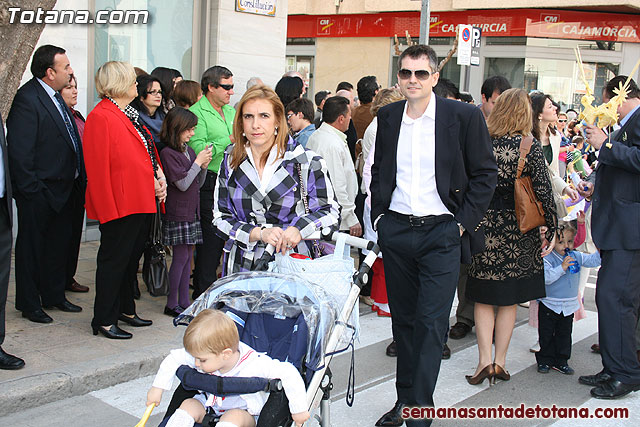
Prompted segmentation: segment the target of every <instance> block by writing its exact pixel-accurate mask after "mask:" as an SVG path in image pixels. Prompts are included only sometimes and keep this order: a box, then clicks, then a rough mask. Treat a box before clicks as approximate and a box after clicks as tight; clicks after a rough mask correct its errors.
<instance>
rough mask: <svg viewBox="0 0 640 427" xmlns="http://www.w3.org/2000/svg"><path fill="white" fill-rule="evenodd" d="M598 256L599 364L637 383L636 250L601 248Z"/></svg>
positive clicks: (639, 274)
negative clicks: (635, 327) (600, 356)
mask: <svg viewBox="0 0 640 427" xmlns="http://www.w3.org/2000/svg"><path fill="white" fill-rule="evenodd" d="M635 226H637V224H636V225H635ZM600 256H601V257H602V266H601V267H600V271H599V272H598V283H597V286H596V305H597V307H598V331H599V340H600V352H601V355H602V365H603V366H604V369H605V371H606V372H607V373H609V375H611V376H612V377H613V378H615V379H616V380H618V381H620V382H622V383H624V384H640V362H638V356H637V350H636V337H635V329H634V328H633V325H637V323H638V309H639V303H640V251H632V250H602V251H600Z"/></svg>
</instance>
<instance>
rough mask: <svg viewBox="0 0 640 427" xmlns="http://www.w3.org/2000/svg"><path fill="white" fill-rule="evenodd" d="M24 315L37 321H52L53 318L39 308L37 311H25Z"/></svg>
mask: <svg viewBox="0 0 640 427" xmlns="http://www.w3.org/2000/svg"><path fill="white" fill-rule="evenodd" d="M22 317H25V318H27V319H29V320H31V321H32V322H35V323H51V322H53V319H52V318H51V316H49V315H48V314H47V313H45V312H44V311H42V310H41V309H38V310H36V311H23V312H22Z"/></svg>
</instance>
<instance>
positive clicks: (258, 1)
mask: <svg viewBox="0 0 640 427" xmlns="http://www.w3.org/2000/svg"><path fill="white" fill-rule="evenodd" d="M276 2H277V0H236V11H237V12H244V13H254V14H257V15H265V16H276Z"/></svg>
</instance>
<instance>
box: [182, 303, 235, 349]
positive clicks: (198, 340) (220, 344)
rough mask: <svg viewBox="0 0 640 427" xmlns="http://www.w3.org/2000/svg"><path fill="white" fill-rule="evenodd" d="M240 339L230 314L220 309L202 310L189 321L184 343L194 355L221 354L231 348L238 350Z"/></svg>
mask: <svg viewBox="0 0 640 427" xmlns="http://www.w3.org/2000/svg"><path fill="white" fill-rule="evenodd" d="M239 342H240V339H239V337H238V328H237V327H236V324H235V322H234V321H233V320H231V318H230V317H229V316H227V315H226V314H224V313H223V312H221V311H219V310H211V309H206V310H202V311H201V312H200V313H198V315H197V316H196V317H195V318H194V319H193V320H192V321H191V323H189V326H188V327H187V330H186V331H185V333H184V337H183V339H182V344H183V345H184V348H185V350H187V351H188V352H189V354H191V355H192V356H193V355H194V354H202V353H213V354H220V353H222V351H223V350H225V349H227V348H230V349H231V350H233V351H234V352H235V351H237V350H238V344H239Z"/></svg>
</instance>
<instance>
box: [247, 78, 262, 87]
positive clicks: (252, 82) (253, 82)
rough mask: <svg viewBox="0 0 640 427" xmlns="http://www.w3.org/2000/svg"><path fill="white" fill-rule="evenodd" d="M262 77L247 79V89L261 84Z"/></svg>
mask: <svg viewBox="0 0 640 427" xmlns="http://www.w3.org/2000/svg"><path fill="white" fill-rule="evenodd" d="M263 84H264V83H263V82H262V79H261V78H260V77H251V78H250V79H249V80H247V90H249V89H251V88H252V87H254V86H258V85H263Z"/></svg>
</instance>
